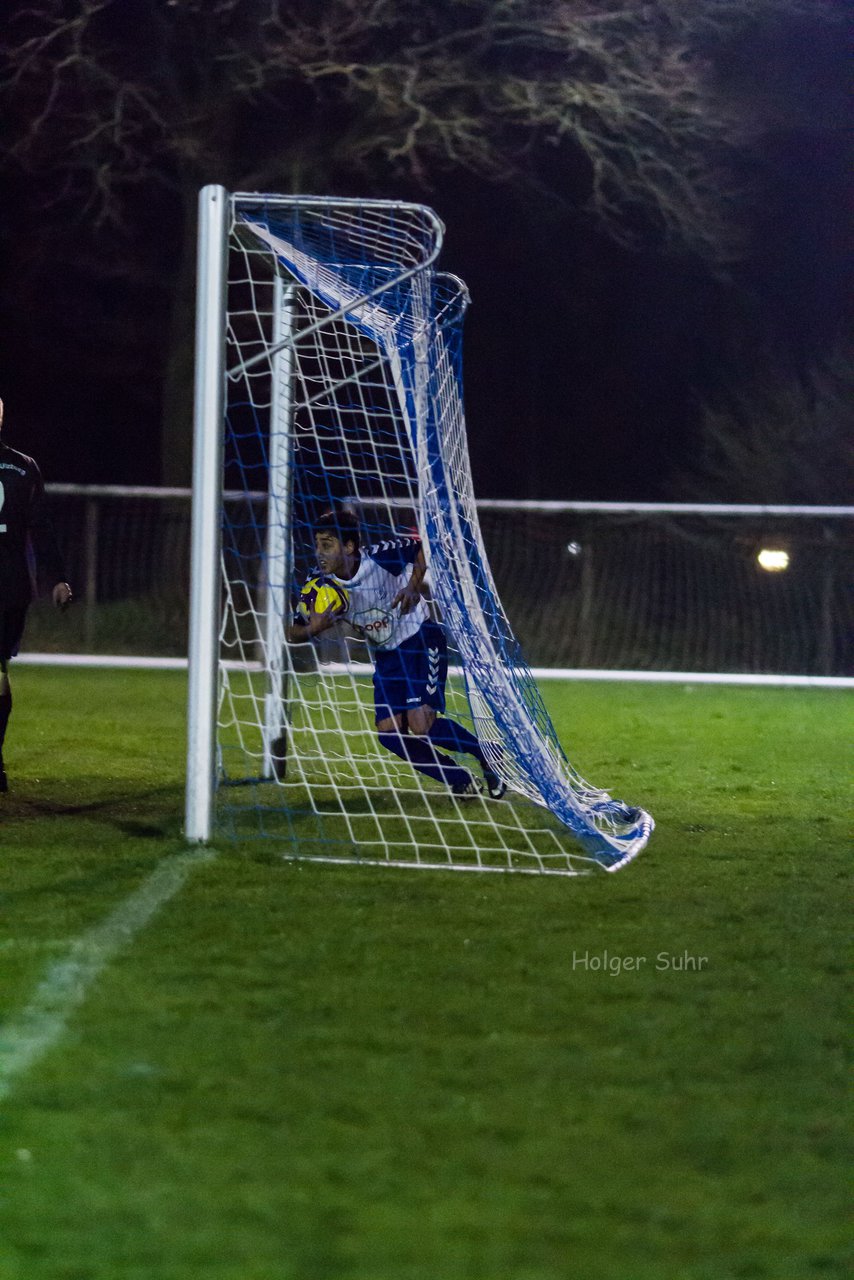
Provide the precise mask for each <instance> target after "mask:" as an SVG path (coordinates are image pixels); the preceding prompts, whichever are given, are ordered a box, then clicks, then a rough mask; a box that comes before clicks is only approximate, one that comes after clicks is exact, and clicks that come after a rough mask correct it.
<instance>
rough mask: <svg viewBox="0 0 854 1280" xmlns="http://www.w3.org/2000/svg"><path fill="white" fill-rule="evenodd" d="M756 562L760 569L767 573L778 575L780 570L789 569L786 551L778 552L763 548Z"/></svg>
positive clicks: (773, 549)
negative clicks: (765, 570)
mask: <svg viewBox="0 0 854 1280" xmlns="http://www.w3.org/2000/svg"><path fill="white" fill-rule="evenodd" d="M756 560H757V562H758V564H759V567H760V569H767V570H768V572H769V573H779V572H780V570H781V569H788V567H789V553H788V551H780V550H778V549H775V548H774V547H763V548H762V550H761V551H760V552H759V554H758V556H757V557H756Z"/></svg>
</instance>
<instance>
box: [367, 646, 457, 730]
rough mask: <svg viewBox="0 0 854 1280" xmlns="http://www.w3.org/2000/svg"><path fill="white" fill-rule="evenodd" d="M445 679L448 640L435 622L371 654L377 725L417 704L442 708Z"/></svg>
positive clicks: (437, 709) (435, 709) (411, 708)
mask: <svg viewBox="0 0 854 1280" xmlns="http://www.w3.org/2000/svg"><path fill="white" fill-rule="evenodd" d="M447 678H448V643H447V641H446V639H445V632H444V631H443V629H442V628H441V627H440V626H439V624H438V623H437V622H429V621H428V622H425V623H424V625H423V626H422V627H421V629H420V631H417V632H416V633H415V635H414V636H410V637H409V639H408V640H404V641H403V643H402V644H399V645H398V646H397V648H396V649H377V651H376V652H375V654H374V709H375V712H376V720H377V724H379V722H380V720H388V719H389V718H390V717H391V716H399V715H401V714H402V713H403V712H405V711H412V710H414V708H416V707H432V708H433V710H434V711H438V712H442V711H444V710H445V681H446V680H447Z"/></svg>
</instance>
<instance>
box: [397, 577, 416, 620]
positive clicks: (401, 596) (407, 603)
mask: <svg viewBox="0 0 854 1280" xmlns="http://www.w3.org/2000/svg"><path fill="white" fill-rule="evenodd" d="M420 599H421V592H420V591H419V589H418V587H413V585H412V583H411V582H410V583H408V585H407V586H405V587H404V588H403V589H402V590H401V591H398V593H397V595H396V596H395V597H394V599H393V600H392V602H391V607H392V609H394V607H395V606H396V605H400V612H401V614H405V613H409V611H410V610H411V609H414V608H415V606H416V605H417V604H418V601H419V600H420Z"/></svg>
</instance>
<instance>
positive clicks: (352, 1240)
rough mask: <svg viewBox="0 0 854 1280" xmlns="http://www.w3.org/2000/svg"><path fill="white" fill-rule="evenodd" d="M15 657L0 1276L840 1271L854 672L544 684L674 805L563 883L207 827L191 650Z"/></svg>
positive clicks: (393, 1279) (658, 809) (592, 755)
mask: <svg viewBox="0 0 854 1280" xmlns="http://www.w3.org/2000/svg"><path fill="white" fill-rule="evenodd" d="M14 679H15V685H14V688H15V697H16V710H15V715H14V718H13V721H12V727H11V730H10V735H9V742H8V748H7V767H8V771H9V777H10V784H11V786H12V788H13V789H12V790H11V791H10V793H9V795H8V796H5V797H0V805H2V808H0V847H1V848H2V883H0V890H2V931H0V975H2V976H0V997H2V1001H1V1004H0V1007H2V1015H3V1026H2V1029H0V1278H2V1280H48V1278H50V1280H575V1278H576V1277H577V1278H578V1280H735V1278H736V1277H738V1278H742V1277H743V1278H745V1280H748V1278H754V1277H769V1278H773V1280H806V1278H808V1277H816V1278H818V1277H836V1276H842V1275H843V1274H848V1272H847V1268H846V1262H845V1257H844V1254H843V1248H844V1241H845V1238H846V1236H845V1231H844V1217H843V1215H844V1209H843V1204H844V1197H845V1191H844V1187H845V1177H846V1170H847V1166H848V1158H849V1155H850V1151H849V1149H848V1148H847V1146H846V1141H845V1125H844V1105H845V1092H844V1089H845V1076H844V1067H845V1064H844V1054H845V1038H844V1030H843V1024H844V1019H845V1016H846V1007H847V1005H846V1000H847V998H848V997H850V991H848V992H847V991H846V989H845V988H846V958H845V955H844V951H845V938H846V932H847V909H846V905H845V889H846V885H847V880H846V876H845V871H846V869H847V868H846V867H845V864H844V860H845V856H846V843H845V842H846V839H847V835H848V832H847V829H846V822H847V812H846V811H850V794H847V793H846V775H850V760H849V761H848V763H846V761H845V759H844V754H845V751H846V750H847V739H848V736H849V734H848V730H850V715H851V709H852V703H851V698H850V695H848V694H844V693H839V692H834V691H826V690H814V691H795V690H768V689H763V690H755V689H746V688H738V689H720V688H709V687H696V688H685V687H676V686H640V685H630V686H613V685H604V684H603V685H596V684H589V685H563V686H559V685H547V686H545V688H544V693H545V696H546V699H547V701H548V703H549V705H550V708H551V710H552V713H553V715H554V718H555V721H556V723H557V725H558V728H559V730H560V731H561V733H562V735H563V737H564V740H565V741H567V742H568V743H572V744H573V746H572V752H571V754H572V755H573V759H574V762H575V763H576V764H577V765H578V766H579V767H580V769H581V770H582V772H583V773H585V774H586V775H587V776H588V777H590V778H591V780H592V781H594V782H597V783H600V784H602V785H606V786H609V787H611V788H612V789H613V791H614V792H615V794H620V795H624V796H625V797H626V798H627V799H630V800H631V801H632V802H634V803H641V804H644V805H646V806H648V807H649V808H650V810H651V811H652V812H653V814H654V815H655V818H656V821H657V824H658V827H657V830H656V832H655V834H654V836H653V838H652V841H651V843H650V846H649V848H648V850H647V851H646V852H645V853H644V854H643V855H642V856H641V857H640V858H639V859H638V860H637V861H636V862H635V863H633V864H632V865H631V866H630V867H628V868H627V869H626V870H624V871H623V872H621V873H619V874H618V875H617V876H605V875H601V876H594V877H589V878H583V879H576V880H557V879H548V878H534V877H522V876H520V877H515V876H477V875H464V876H456V875H451V874H447V873H441V872H419V871H389V870H383V869H374V868H368V867H353V868H350V867H329V866H318V865H309V864H305V863H302V864H296V865H294V864H289V863H285V862H283V861H282V860H281V858H280V856H279V853H280V850H279V849H278V847H277V846H275V845H274V844H270V845H264V846H258V845H254V846H240V845H227V844H223V845H221V846H220V845H218V846H216V847H215V848H213V849H211V850H210V851H208V852H206V853H199V852H198V851H196V852H188V851H187V849H186V847H185V846H184V845H183V843H182V840H181V808H182V800H183V783H182V768H183V750H184V745H183V727H182V720H183V712H184V695H185V682H184V678H183V677H182V676H181V675H179V674H172V673H156V674H152V673H142V672H118V673H115V672H107V671H75V670H62V669H36V668H27V667H18V668H17V669H16V670H15V673H14ZM606 954H607V959H604V957H606ZM597 961H598V962H599V967H598V968H597V967H594V966H595V964H596V962H597Z"/></svg>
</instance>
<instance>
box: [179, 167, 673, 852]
mask: <svg viewBox="0 0 854 1280" xmlns="http://www.w3.org/2000/svg"><path fill="white" fill-rule="evenodd" d="M201 212H202V220H201V238H200V302H199V322H198V352H199V357H198V364H197V418H196V431H197V446H196V462H195V476H194V487H195V495H194V529H193V572H194V582H193V596H192V615H193V617H192V622H191V653H190V660H191V688H190V750H189V770H188V809H187V834H188V836H189V837H190V838H207V837H208V835H209V827H210V826H211V825H213V826H215V827H216V828H217V829H219V830H224V831H227V832H229V833H232V834H234V835H236V836H238V837H239V838H241V839H243V838H250V837H260V838H267V839H274V840H278V841H279V842H280V845H281V849H282V852H283V853H285V854H287V855H288V856H294V857H315V858H325V859H333V860H346V861H350V860H352V859H354V858H355V859H360V860H363V861H368V862H379V863H387V864H392V865H421V866H431V867H451V868H454V869H483V870H503V871H528V872H537V873H553V874H577V873H579V872H581V871H586V870H591V869H594V868H596V867H599V868H604V869H605V870H616V869H618V868H620V867H622V866H623V865H625V864H626V863H627V862H628V861H630V860H631V859H632V858H633V857H634V856H635V855H636V854H637V853H638V852H640V850H641V849H642V848H643V846H644V845H645V843H646V841H647V840H648V838H649V834H650V832H651V830H652V826H653V823H652V819H651V818H650V816H649V815H648V814H647V813H646V812H645V811H644V810H642V809H640V808H636V807H633V806H630V805H627V804H625V803H623V802H622V801H620V800H616V799H613V798H612V797H611V796H610V795H609V794H608V793H607V792H606V791H604V790H602V789H600V788H598V787H595V786H593V785H591V784H589V783H588V782H586V781H585V780H584V779H583V778H582V777H581V775H580V774H579V772H578V771H577V770H576V769H575V768H574V767H573V765H572V764H571V763H570V761H569V759H568V757H567V754H566V753H565V751H564V749H563V747H562V744H561V742H560V741H559V738H558V735H557V733H556V731H555V728H554V726H553V724H552V721H551V719H550V717H549V714H548V712H547V709H546V706H545V703H544V701H543V698H542V697H541V695H540V692H539V690H538V688H537V685H536V683H535V681H534V679H533V677H532V675H531V672H530V669H529V667H528V666H527V665H526V662H525V659H524V657H523V655H522V652H521V650H520V648H519V645H518V644H517V642H516V640H515V638H514V635H513V632H512V630H511V627H510V625H509V622H508V619H507V616H506V614H505V612H504V610H503V608H502V605H501V601H500V599H499V597H498V593H497V591H496V589H495V584H494V581H493V576H492V572H491V570H490V566H489V562H488V560H487V556H486V552H485V549H484V544H483V539H482V536H481V531H480V528H479V524H478V518H477V512H476V508H475V502H474V494H473V489H472V481H471V475H470V470H469V462H468V453H467V447H466V438H465V422H464V415H463V401H462V367H461V366H462V360H461V357H462V321H463V316H464V312H465V308H466V303H467V294H466V290H465V286H464V285H463V284H462V282H460V281H459V280H457V279H456V278H454V277H452V276H449V275H446V274H443V273H441V272H440V271H438V270H437V269H436V265H435V263H436V259H437V257H438V254H439V250H440V248H441V242H442V226H441V223H440V222H439V220H438V218H437V217H436V215H435V214H434V213H433V212H432V211H431V210H429V209H427V208H425V207H423V206H418V205H409V204H398V203H391V202H363V201H347V200H327V199H316V198H308V197H293V198H290V197H279V196H258V195H232V196H228V195H227V193H225V192H223V191H222V189H221V188H206V189H205V191H203V192H202V195H201ZM223 374H224V375H225V376H223ZM222 422H224V433H223V432H222V430H221V424H222ZM226 489H227V490H228V491H229V492H230V494H231V498H232V500H231V501H229V503H228V504H223V503H222V497H221V495H222V492H223V491H224V490H226ZM235 491H236V492H237V493H240V492H243V493H244V494H245V499H246V500H245V502H242V503H241V502H239V501H237V502H235V501H234V494H235ZM259 494H263V495H264V496H265V501H263V502H259V500H258V498H259ZM330 509H335V510H338V511H341V510H344V511H346V512H348V513H350V516H351V518H353V519H355V520H356V521H357V522H358V527H359V532H360V537H361V544H362V548H363V554H364V555H365V556H370V557H378V558H381V556H382V553H383V552H384V551H388V549H389V548H390V547H392V546H393V545H397V544H399V542H400V540H401V539H404V540H406V539H409V540H412V539H415V538H418V539H420V542H421V545H422V547H423V550H424V555H425V559H426V563H427V578H426V579H425V591H424V595H425V597H426V599H427V600H428V601H429V610H430V613H431V615H432V619H433V621H434V622H438V623H439V624H440V625H441V627H442V628H443V629H444V632H445V634H446V636H447V640H448V645H449V671H448V678H447V687H446V709H445V717H446V718H449V719H451V720H453V721H454V722H456V724H457V725H460V726H462V727H463V728H464V729H465V730H467V731H468V733H469V734H473V735H474V736H475V738H476V740H477V747H478V751H479V759H480V763H481V765H485V766H486V768H487V770H489V771H491V772H492V773H493V774H496V775H498V777H499V778H500V779H501V780H502V781H503V783H505V784H506V786H507V792H506V795H505V796H504V798H502V799H500V800H495V799H491V798H490V797H489V795H488V794H487V793H486V791H484V792H483V793H481V794H480V795H477V796H474V797H465V798H463V797H461V796H458V795H456V794H454V792H453V791H452V790H451V789H450V788H449V787H448V785H446V783H445V782H444V781H441V780H439V779H438V778H437V777H436V776H435V770H434V771H433V775H434V776H425V773H423V772H419V771H417V770H416V769H415V768H413V767H412V764H410V763H409V762H408V761H404V760H402V759H399V758H398V756H397V755H396V754H394V753H393V752H392V751H391V750H388V749H385V747H384V745H383V744H382V743H381V741H380V738H379V736H378V734H377V732H376V728H375V715H374V694H373V684H372V667H373V665H374V662H375V653H376V651H375V648H374V646H373V645H372V644H370V643H369V642H368V640H367V639H366V637H368V638H369V637H370V635H371V627H365V626H362V627H360V628H359V629H358V630H354V628H353V627H352V626H351V625H349V624H348V622H347V620H346V618H345V620H344V621H342V622H341V623H338V624H336V626H335V627H334V628H332V629H330V630H329V631H326V632H325V633H324V634H323V636H322V638H319V639H318V640H317V641H315V643H313V644H311V645H304V644H302V645H295V644H289V643H288V635H287V632H288V626H289V622H290V620H291V617H292V615H293V611H294V606H295V602H296V599H297V597H298V594H299V589H300V586H301V585H302V584H303V583H304V582H305V581H306V580H307V579H308V578H309V577H310V576H311V575H312V573H313V572H314V573H316V572H317V568H316V563H315V551H314V530H315V525H316V522H317V520H318V518H319V517H320V516H322V515H323V513H324V512H326V511H328V510H330ZM223 513H224V514H223ZM219 529H221V535H220V536H217V535H218V530H219ZM217 543H218V544H219V555H218V556H217V555H216V554H215V548H216V544H217ZM544 568H545V566H544ZM211 612H212V613H213V614H214V615H215V616H216V617H217V618H218V627H217V628H216V629H215V630H214V629H213V628H212V626H211V623H210V616H209V615H210V614H211ZM362 621H363V622H364V618H363V619H362ZM373 625H375V627H376V628H377V633H378V634H379V635H380V636H387V635H388V633H389V628H392V629H393V628H394V627H395V626H396V625H397V623H396V621H395V619H394V618H393V617H392V616H391V615H390V613H389V610H388V608H387V606H383V607H381V608H379V609H378V611H377V618H376V621H375V624H373ZM431 678H432V676H431ZM214 699H215V705H216V712H215V714H214V712H213V710H212V709H211V703H212V701H213V700H214ZM461 759H462V758H461ZM465 760H466V765H467V767H468V766H470V765H471V756H466V757H465ZM428 772H429V771H428ZM472 772H473V773H477V772H478V770H477V768H476V767H475V768H473V769H472Z"/></svg>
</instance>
